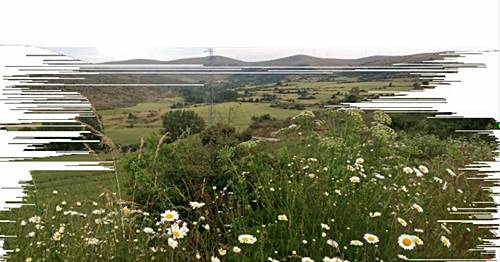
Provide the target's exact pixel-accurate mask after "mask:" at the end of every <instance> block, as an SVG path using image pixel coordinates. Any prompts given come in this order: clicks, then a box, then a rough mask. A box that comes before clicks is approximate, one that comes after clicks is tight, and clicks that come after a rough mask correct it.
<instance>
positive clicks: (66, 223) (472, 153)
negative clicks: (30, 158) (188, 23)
mask: <svg viewBox="0 0 500 262" xmlns="http://www.w3.org/2000/svg"><path fill="white" fill-rule="evenodd" d="M253 121H254V123H251V124H250V126H251V127H259V128H261V129H263V125H264V124H266V123H267V124H266V125H272V126H273V127H274V129H273V130H274V131H273V132H270V133H272V134H273V139H265V140H248V137H245V136H242V135H241V133H240V131H239V130H237V129H234V128H230V127H227V126H224V125H219V126H216V127H209V128H208V129H206V130H205V131H201V132H200V133H199V134H196V135H190V134H189V132H187V133H184V134H182V135H180V136H179V138H178V139H177V140H175V141H169V140H168V139H167V138H168V135H164V136H162V135H161V134H152V135H150V136H148V137H147V138H146V140H145V142H144V143H143V144H142V145H141V146H140V147H139V148H138V150H137V151H135V152H131V153H127V154H125V155H123V156H122V157H120V158H119V159H115V160H116V161H117V162H116V164H117V167H118V168H117V172H116V173H114V172H107V173H80V174H77V173H76V172H72V173H71V174H70V173H68V174H63V175H62V176H61V174H55V173H53V172H51V173H47V172H37V173H35V174H34V183H33V190H30V191H29V201H32V202H34V203H35V204H36V205H35V206H26V207H23V208H21V209H20V210H17V211H16V212H15V213H13V214H11V215H10V216H11V217H6V219H13V220H15V221H16V222H17V225H2V230H3V231H2V232H8V234H7V235H13V234H17V235H18V236H19V237H18V238H14V239H9V241H7V242H6V245H7V248H9V249H12V250H14V251H15V252H13V253H12V255H11V260H13V261H26V260H27V261H31V260H33V261H38V260H40V261H68V260H69V261H73V260H83V261H101V260H114V261H143V260H163V261H165V260H167V261H195V260H198V259H199V260H202V261H214V262H215V261H266V260H270V261H312V260H314V261H344V260H349V261H382V260H383V261H396V260H400V259H406V258H407V257H408V258H480V257H481V256H480V254H478V253H474V252H470V251H468V250H469V249H471V248H474V247H476V245H478V244H480V243H481V240H482V239H485V238H491V236H492V234H491V232H489V231H487V230H486V229H479V228H473V227H472V226H471V225H467V224H450V223H448V224H445V223H439V222H438V220H440V219H449V218H453V219H461V218H464V219H467V218H468V215H464V214H461V213H460V212H457V211H458V210H459V209H458V208H461V207H482V206H483V205H484V204H478V203H477V202H478V201H491V199H490V197H489V195H488V192H485V191H483V190H482V189H481V187H482V186H485V185H486V182H483V181H480V180H468V179H467V178H468V177H473V176H475V175H476V174H475V173H473V172H466V171H462V170H460V169H459V168H460V167H463V166H464V165H465V164H466V163H470V162H472V161H474V160H486V159H490V158H491V157H492V152H493V149H494V147H495V146H496V145H495V144H494V143H491V142H490V141H488V140H486V139H483V138H481V137H479V136H478V135H472V134H463V135H456V134H450V133H449V132H444V133H440V134H439V135H433V134H430V133H428V132H427V131H428V130H430V129H426V128H425V127H423V126H422V127H421V128H419V129H417V130H410V129H411V128H407V127H404V125H401V124H399V125H395V123H391V122H392V120H391V118H390V117H389V116H388V115H386V114H384V113H382V112H376V113H365V112H363V111H360V110H356V109H339V110H321V111H316V112H312V111H304V112H302V113H301V114H299V115H297V116H295V117H293V118H291V119H288V120H287V121H281V120H278V119H273V118H272V117H270V116H267V117H262V118H254V119H253ZM444 121H445V120H444ZM256 122H258V123H256ZM276 123H278V124H276ZM285 124H286V125H285ZM396 124H397V123H396ZM395 126H398V127H399V128H398V129H397V130H394V128H393V127H395ZM266 130H267V129H266ZM419 130H425V132H421V131H419ZM167 142H169V143H167ZM113 155H116V152H114V153H113ZM96 157H97V156H96ZM99 157H102V156H99ZM105 157H109V155H105ZM65 179H67V183H65V182H63V181H64V180H65Z"/></svg>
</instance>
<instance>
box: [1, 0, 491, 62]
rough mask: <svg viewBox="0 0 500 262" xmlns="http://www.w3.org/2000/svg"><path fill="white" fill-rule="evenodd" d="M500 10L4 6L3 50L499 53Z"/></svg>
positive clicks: (417, 4)
mask: <svg viewBox="0 0 500 262" xmlns="http://www.w3.org/2000/svg"><path fill="white" fill-rule="evenodd" d="M499 2H500V1H498V0H460V1H459V0H405V1H401V0H377V1H373V0H350V1H336V0H328V1H326V0H325V1H323V0H307V1H294V0H289V1H279V0H276V1H271V0H252V1H234V0H213V1H195V0H170V1H154V0H143V1H128V0H120V1H117V0H107V1H97V0H86V1H79V0H78V1H65V0H47V1H32V0H17V1H0V10H1V14H0V44H21V45H35V46H41V47H51V48H52V49H53V50H56V51H61V50H64V51H65V52H66V53H67V54H68V55H73V56H78V58H80V59H84V60H89V61H107V60H120V59H132V58H156V59H160V60H169V59H175V58H180V57H188V56H199V55H204V53H203V50H204V49H205V48H207V47H214V48H215V49H216V54H219V55H226V56H230V57H234V58H237V59H242V60H247V61H255V60H262V59H272V58H276V57H281V56H286V55H292V54H297V53H305V54H310V55H316V56H322V57H338V58H355V57H363V56H369V55H380V54H385V55H400V54H412V53H420V52H431V51H443V50H478V49H498V48H499V43H500V41H499V40H500V36H499V31H500V29H499V13H500V7H499ZM25 18H29V19H25ZM54 47H58V48H54ZM60 47H66V48H60ZM68 47H72V48H68ZM75 47H77V48H75ZM205 55H206V54H205Z"/></svg>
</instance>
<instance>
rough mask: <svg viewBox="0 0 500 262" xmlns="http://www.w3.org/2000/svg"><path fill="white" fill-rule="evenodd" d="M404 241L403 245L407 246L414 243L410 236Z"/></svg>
mask: <svg viewBox="0 0 500 262" xmlns="http://www.w3.org/2000/svg"><path fill="white" fill-rule="evenodd" d="M402 242H403V245H405V246H411V243H412V241H411V239H409V238H404V239H403V241H402Z"/></svg>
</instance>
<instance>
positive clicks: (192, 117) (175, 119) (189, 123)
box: [162, 110, 205, 141]
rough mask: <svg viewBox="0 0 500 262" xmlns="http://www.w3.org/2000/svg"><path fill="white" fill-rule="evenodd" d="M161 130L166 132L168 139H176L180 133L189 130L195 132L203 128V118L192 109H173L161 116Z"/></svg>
mask: <svg viewBox="0 0 500 262" xmlns="http://www.w3.org/2000/svg"><path fill="white" fill-rule="evenodd" d="M162 121H163V128H164V129H163V131H164V132H168V133H169V134H170V135H169V136H170V140H171V141H174V140H176V139H177V138H178V137H179V136H180V135H182V133H184V132H186V131H188V130H189V132H190V133H191V134H196V133H199V132H201V131H202V130H203V129H205V120H203V118H201V117H200V116H199V115H198V114H196V113H195V112H194V111H189V110H175V111H170V112H167V113H166V114H164V115H163V117H162Z"/></svg>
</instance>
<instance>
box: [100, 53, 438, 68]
mask: <svg viewBox="0 0 500 262" xmlns="http://www.w3.org/2000/svg"><path fill="white" fill-rule="evenodd" d="M438 59H442V57H441V56H440V53H422V54H414V55H404V56H368V57H363V58H356V59H338V58H321V57H314V56H308V55H293V56H287V57H283V58H278V59H272V60H266V61H257V62H246V61H241V60H237V59H233V58H230V57H225V56H203V57H192V58H182V59H176V60H170V61H160V60H154V59H132V60H123V61H112V62H105V63H103V64H131V65H133V64H147V65H149V64H168V65H176V64H188V65H205V66H388V65H392V64H396V63H416V62H422V61H426V60H438Z"/></svg>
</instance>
